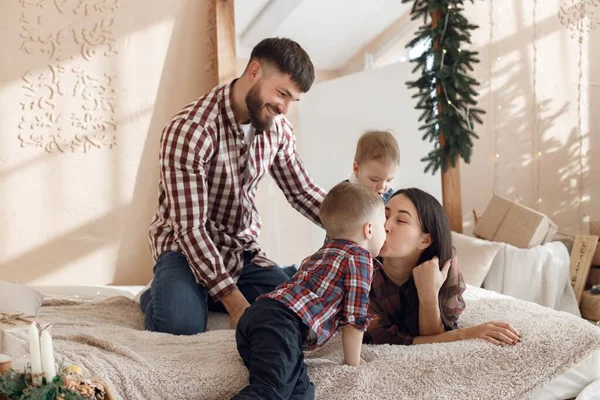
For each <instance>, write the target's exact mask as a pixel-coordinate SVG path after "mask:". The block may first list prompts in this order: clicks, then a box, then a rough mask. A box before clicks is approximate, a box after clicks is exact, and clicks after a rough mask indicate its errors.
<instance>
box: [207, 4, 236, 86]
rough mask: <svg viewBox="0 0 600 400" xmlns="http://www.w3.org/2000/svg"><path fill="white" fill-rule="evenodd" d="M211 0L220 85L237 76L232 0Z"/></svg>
mask: <svg viewBox="0 0 600 400" xmlns="http://www.w3.org/2000/svg"><path fill="white" fill-rule="evenodd" d="M211 1H213V2H214V8H213V9H214V13H215V15H214V18H215V33H214V34H215V46H216V50H217V51H216V55H217V57H216V63H217V79H218V82H219V85H220V84H223V83H227V82H230V81H231V80H233V79H234V78H235V77H236V76H237V60H236V57H235V21H234V14H233V0H211Z"/></svg>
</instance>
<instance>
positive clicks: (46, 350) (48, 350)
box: [40, 331, 56, 383]
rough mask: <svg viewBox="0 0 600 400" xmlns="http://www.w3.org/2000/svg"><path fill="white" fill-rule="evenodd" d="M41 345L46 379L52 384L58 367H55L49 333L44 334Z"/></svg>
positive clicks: (44, 332)
mask: <svg viewBox="0 0 600 400" xmlns="http://www.w3.org/2000/svg"><path fill="white" fill-rule="evenodd" d="M40 343H41V348H42V366H43V370H44V378H46V382H47V383H50V382H52V379H54V377H55V376H56V366H55V365H54V349H53V347H52V337H50V334H49V333H48V331H43V332H42V339H41V341H40Z"/></svg>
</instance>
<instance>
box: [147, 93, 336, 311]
mask: <svg viewBox="0 0 600 400" xmlns="http://www.w3.org/2000/svg"><path fill="white" fill-rule="evenodd" d="M234 82H235V81H234ZM234 82H232V83H229V84H225V85H222V86H218V87H216V88H214V89H213V90H212V91H211V92H210V93H208V94H207V95H205V96H203V97H201V98H199V99H197V100H196V101H194V102H192V103H190V104H189V105H187V106H186V107H185V108H184V109H183V110H181V111H180V112H179V113H178V114H177V115H175V117H173V119H171V121H170V122H169V123H168V124H167V125H166V127H165V128H164V131H163V134H162V138H161V143H160V182H159V197H158V202H159V204H158V208H157V209H156V214H155V216H154V220H153V221H152V225H151V227H150V234H149V237H150V247H151V250H152V255H153V257H154V259H155V260H156V258H158V256H159V255H160V254H161V253H162V252H164V251H168V250H174V251H180V252H182V253H183V254H185V256H186V258H187V260H188V262H189V264H190V267H191V269H192V272H193V273H194V276H195V277H196V281H197V282H198V283H200V284H202V285H205V286H206V288H207V289H208V293H209V294H210V296H211V297H212V298H213V299H214V300H215V301H219V300H220V299H221V298H222V297H223V296H225V295H226V294H228V293H229V292H231V291H232V290H234V289H235V288H236V282H237V279H238V278H239V276H240V273H241V270H242V267H243V265H242V264H243V253H244V251H250V252H253V253H255V256H254V258H253V260H252V261H253V262H254V263H255V264H257V265H260V266H263V267H270V266H272V265H274V263H273V261H271V260H269V259H268V258H266V256H265V254H264V252H263V251H262V249H261V247H260V245H259V244H258V242H257V239H258V236H259V233H260V228H261V220H260V217H259V215H258V211H257V209H256V206H255V204H254V200H255V195H256V190H257V187H258V183H259V181H260V179H261V178H262V177H263V176H264V175H265V174H266V173H267V172H269V173H270V174H271V176H272V177H273V178H274V180H275V182H276V183H277V185H278V186H279V187H280V188H281V190H282V191H283V192H284V194H285V197H286V198H287V200H288V201H289V202H290V204H291V205H292V206H293V207H294V208H295V209H296V210H298V211H299V212H301V213H302V214H303V215H305V216H306V217H307V218H309V219H310V220H311V221H313V222H315V223H316V224H319V225H320V224H321V222H320V219H319V207H320V205H321V202H322V201H323V198H324V196H325V192H324V191H323V190H322V189H321V188H320V187H319V186H317V185H316V184H315V183H314V182H313V180H312V179H311V178H310V176H309V175H308V173H307V172H306V171H305V169H304V166H303V164H302V161H301V160H300V158H299V156H298V154H297V153H296V140H295V138H294V135H293V131H292V127H291V125H290V123H289V122H288V120H287V119H286V118H285V117H284V116H283V115H280V116H277V117H275V119H274V122H273V126H272V129H270V130H267V131H264V132H256V134H255V135H254V138H253V140H252V142H251V144H250V145H249V146H248V144H247V143H245V139H244V133H243V131H242V130H241V129H240V127H239V125H238V124H237V123H236V121H235V117H234V114H233V109H232V107H231V87H232V85H233V84H234Z"/></svg>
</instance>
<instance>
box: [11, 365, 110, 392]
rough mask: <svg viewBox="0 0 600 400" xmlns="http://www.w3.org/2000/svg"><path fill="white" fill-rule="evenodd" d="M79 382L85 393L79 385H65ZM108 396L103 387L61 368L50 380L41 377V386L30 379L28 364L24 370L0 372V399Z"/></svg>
mask: <svg viewBox="0 0 600 400" xmlns="http://www.w3.org/2000/svg"><path fill="white" fill-rule="evenodd" d="M71 378H73V379H72V380H71V382H73V381H74V382H80V383H79V385H82V386H85V389H87V395H82V394H81V393H80V392H79V391H78V390H81V386H75V387H74V386H70V387H68V386H67V382H68V381H69V380H70V379H71ZM98 396H100V398H103V399H104V398H110V397H109V396H105V393H104V388H102V390H99V388H98V385H94V384H93V383H92V382H90V381H89V379H86V378H84V377H83V376H80V375H77V374H68V373H66V372H65V371H64V370H62V371H61V372H60V373H59V375H57V376H56V377H55V378H54V379H53V380H52V381H51V382H46V379H45V378H43V384H42V385H41V386H35V385H33V384H32V381H31V368H30V367H29V366H28V367H27V368H26V369H25V370H24V371H16V370H14V369H11V370H9V371H7V372H5V373H0V399H10V400H25V399H27V400H95V399H98V398H99V397H98Z"/></svg>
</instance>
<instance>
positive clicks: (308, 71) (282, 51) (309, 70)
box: [250, 38, 315, 93]
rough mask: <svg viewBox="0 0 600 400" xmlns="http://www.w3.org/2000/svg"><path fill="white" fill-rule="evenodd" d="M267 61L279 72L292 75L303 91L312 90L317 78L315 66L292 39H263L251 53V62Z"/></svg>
mask: <svg viewBox="0 0 600 400" xmlns="http://www.w3.org/2000/svg"><path fill="white" fill-rule="evenodd" d="M254 60H258V61H266V62H267V63H269V64H271V65H272V66H274V67H276V68H277V69H278V70H279V72H281V73H283V74H288V75H290V77H291V79H292V81H293V82H294V83H295V84H296V85H298V88H299V89H300V91H302V92H303V93H306V92H308V91H309V90H310V87H311V86H312V84H313V82H314V80H315V68H314V67H313V64H312V61H310V57H309V56H308V54H307V53H306V51H304V49H303V48H302V47H300V45H299V44H298V43H296V42H294V41H293V40H291V39H286V38H268V39H263V40H261V41H260V42H259V43H258V44H257V45H256V46H254V49H252V54H250V62H252V61H254Z"/></svg>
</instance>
